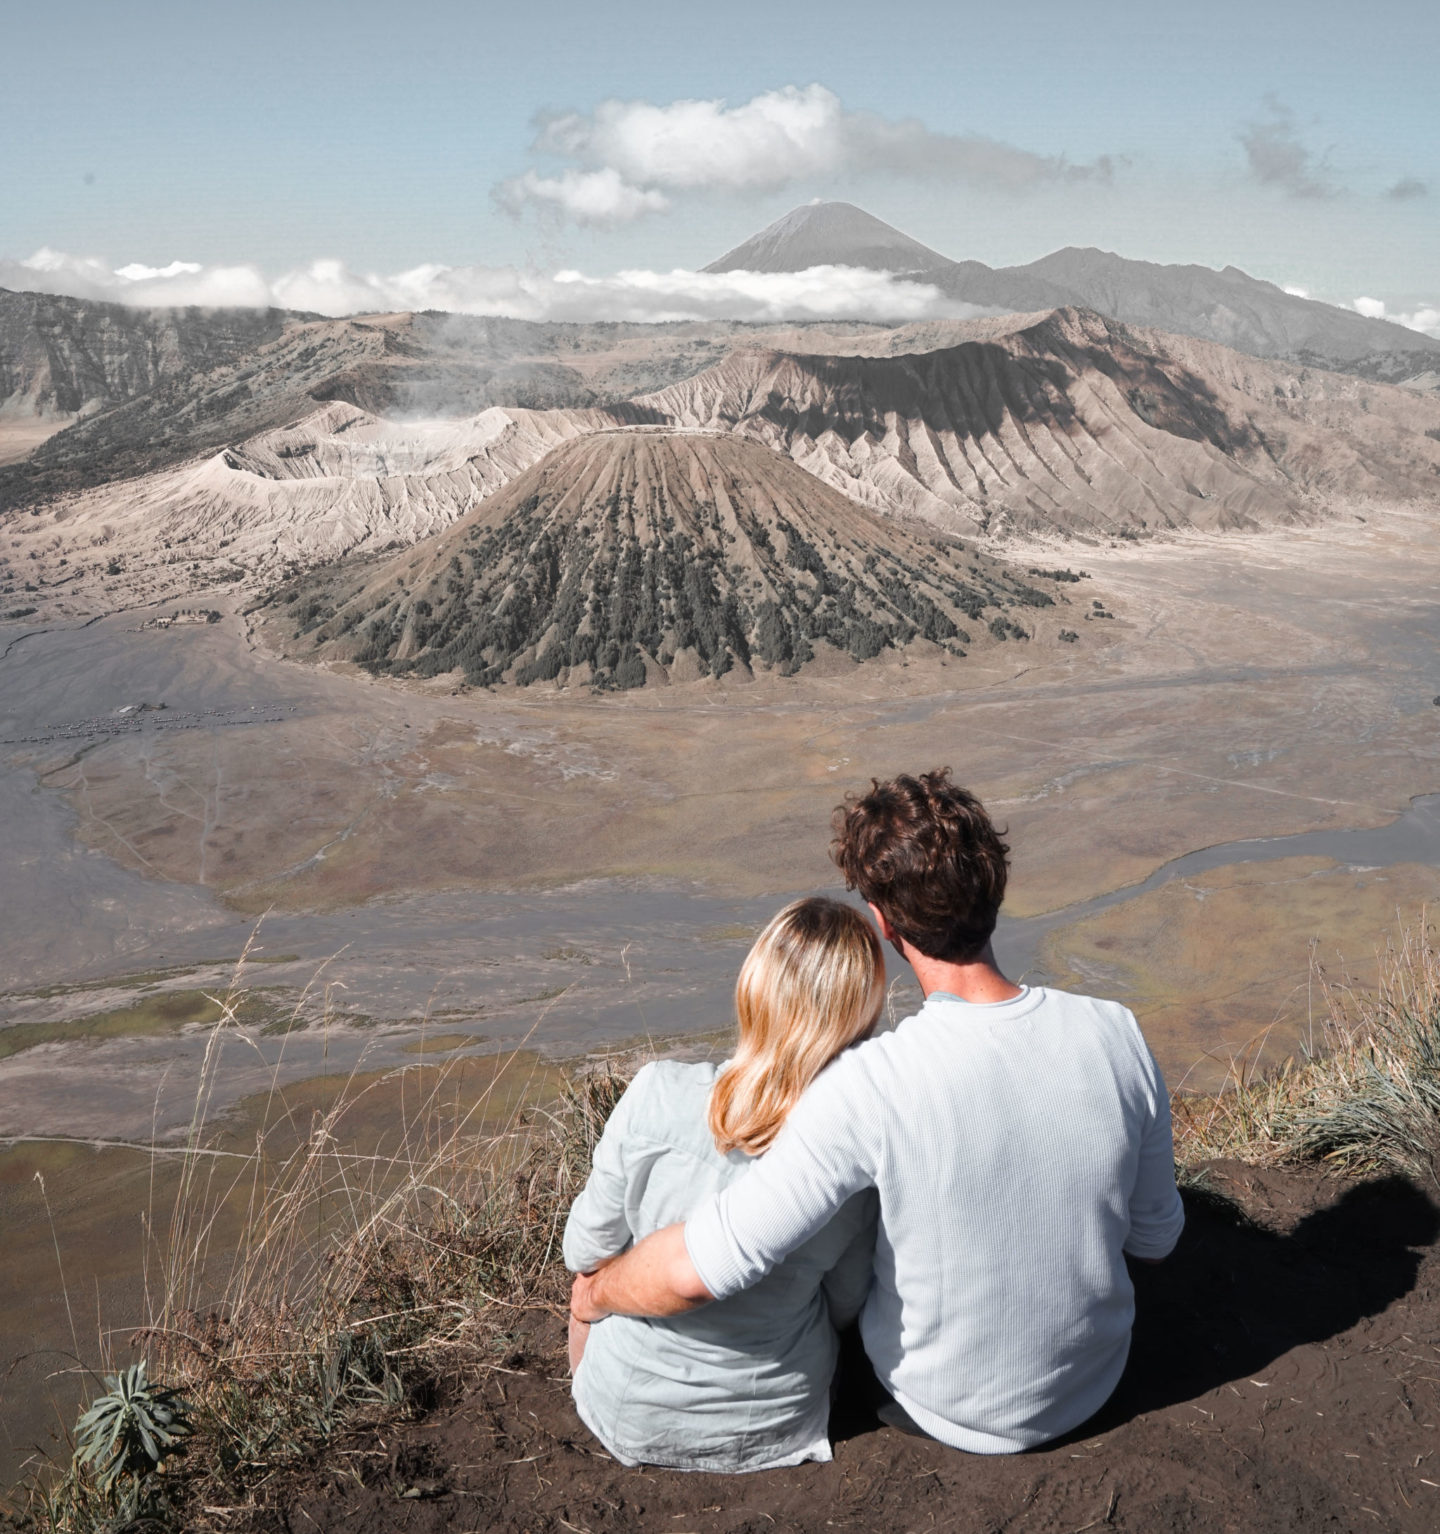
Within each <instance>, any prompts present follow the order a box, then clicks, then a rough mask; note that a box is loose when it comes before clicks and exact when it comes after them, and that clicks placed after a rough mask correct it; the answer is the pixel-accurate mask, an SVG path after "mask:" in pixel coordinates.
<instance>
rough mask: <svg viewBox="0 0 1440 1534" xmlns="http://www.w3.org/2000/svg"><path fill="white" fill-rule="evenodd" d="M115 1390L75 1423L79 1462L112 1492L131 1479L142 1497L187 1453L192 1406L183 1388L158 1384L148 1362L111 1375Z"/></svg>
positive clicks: (107, 1492)
mask: <svg viewBox="0 0 1440 1534" xmlns="http://www.w3.org/2000/svg"><path fill="white" fill-rule="evenodd" d="M105 1383H106V1384H107V1385H108V1386H109V1387H110V1389H109V1391H108V1392H107V1393H106V1394H105V1395H103V1396H100V1397H99V1398H98V1399H96V1400H95V1401H93V1402H91V1404H90V1409H89V1410H88V1411H87V1412H86V1413H85V1414H84V1416H82V1417H81V1418H80V1420H79V1422H77V1423H76V1424H75V1463H76V1466H77V1467H84V1468H85V1469H87V1470H88V1471H89V1472H90V1474H91V1475H92V1476H93V1477H94V1480H95V1484H96V1486H97V1487H98V1488H99V1489H100V1491H101V1492H102V1493H104V1494H105V1495H106V1496H113V1495H114V1494H115V1491H116V1488H117V1486H119V1485H120V1483H121V1481H122V1480H123V1479H125V1478H128V1480H129V1483H130V1484H129V1487H128V1488H126V1489H127V1490H128V1491H129V1492H130V1493H131V1495H132V1496H133V1497H134V1498H135V1499H136V1500H138V1497H139V1493H140V1489H141V1487H142V1486H143V1484H144V1482H145V1481H146V1480H147V1479H148V1478H149V1477H150V1476H151V1475H152V1474H154V1472H155V1471H157V1470H159V1469H160V1468H161V1467H162V1466H163V1465H164V1463H165V1461H166V1460H167V1459H168V1458H170V1456H171V1455H177V1454H183V1453H184V1452H185V1444H184V1440H185V1439H186V1438H188V1437H189V1436H190V1432H191V1428H190V1419H189V1417H188V1415H187V1410H188V1408H187V1407H186V1404H185V1402H184V1401H183V1400H182V1399H181V1398H180V1395H179V1393H178V1392H177V1391H174V1390H167V1389H164V1388H162V1387H161V1386H158V1385H152V1384H151V1383H150V1382H149V1380H147V1379H146V1377H145V1365H144V1363H138V1364H132V1365H131V1366H130V1367H129V1368H128V1369H122V1370H121V1371H120V1373H119V1374H112V1375H107V1376H106V1380H105Z"/></svg>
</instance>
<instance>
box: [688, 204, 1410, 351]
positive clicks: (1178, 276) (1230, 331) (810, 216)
mask: <svg viewBox="0 0 1440 1534" xmlns="http://www.w3.org/2000/svg"><path fill="white" fill-rule="evenodd" d="M852 215H859V219H856V218H854V217H852ZM889 249H893V250H895V251H897V252H902V253H903V257H904V259H903V263H902V265H901V266H899V267H896V266H892V265H890V264H888V263H887V261H886V260H885V253H886V251H887V250H889ZM921 257H923V258H927V259H920V258H921ZM746 260H755V261H757V262H759V263H760V264H759V265H756V266H755V267H753V268H750V269H753V270H758V271H766V272H785V271H800V270H804V269H805V268H806V267H807V266H814V265H822V264H823V265H848V266H863V267H868V268H871V269H872V270H889V271H893V272H895V274H896V275H897V276H899V277H901V278H902V279H903V280H907V281H913V282H923V283H928V284H930V285H932V286H934V287H937V288H939V289H940V291H941V292H942V293H944V294H946V296H947V297H950V298H953V299H956V300H959V301H961V302H963V303H968V304H974V305H976V306H979V307H981V308H987V309H993V310H1002V311H1006V312H1025V311H1030V310H1036V309H1049V308H1064V307H1077V308H1084V309H1093V310H1095V311H1096V312H1097V313H1100V314H1103V315H1105V316H1107V317H1108V318H1112V319H1118V320H1121V321H1123V322H1124V323H1127V324H1137V325H1146V326H1151V327H1154V328H1157V329H1162V330H1169V331H1172V332H1174V333H1178V334H1181V335H1191V336H1194V337H1196V338H1197V339H1200V340H1209V341H1219V342H1221V343H1222V344H1224V345H1227V346H1232V347H1235V348H1236V349H1238V350H1241V351H1247V352H1250V353H1251V354H1252V355H1254V356H1262V357H1276V358H1281V359H1285V360H1292V361H1299V362H1307V363H1310V364H1312V365H1314V366H1329V367H1335V366H1341V367H1346V368H1353V369H1355V370H1357V371H1360V372H1361V373H1362V374H1363V375H1364V376H1368V377H1375V378H1378V379H1380V380H1382V381H1387V382H1388V381H1399V380H1400V379H1402V378H1405V377H1419V376H1421V375H1422V374H1423V373H1424V372H1425V371H1426V370H1427V369H1433V368H1434V366H1435V360H1436V359H1437V358H1440V340H1437V339H1436V338H1434V337H1431V336H1428V335H1426V334H1424V333H1423V332H1421V331H1415V330H1408V329H1407V328H1406V327H1404V326H1402V325H1399V324H1397V323H1395V322H1394V321H1391V320H1383V319H1371V318H1369V317H1368V316H1366V315H1362V314H1356V313H1353V312H1352V311H1350V310H1347V309H1341V308H1338V307H1337V306H1335V305H1333V304H1326V303H1322V302H1321V301H1319V300H1317V299H1311V298H1302V297H1300V296H1298V295H1296V294H1292V293H1287V292H1285V290H1284V289H1283V288H1280V287H1277V286H1276V285H1275V284H1274V283H1271V282H1267V281H1265V280H1264V279H1262V278H1257V277H1251V276H1250V275H1249V274H1248V273H1246V272H1243V271H1241V270H1240V268H1239V267H1236V266H1226V267H1224V268H1223V269H1222V270H1220V271H1218V272H1217V271H1215V270H1214V269H1213V268H1211V267H1206V266H1200V265H1197V264H1193V263H1191V264H1185V265H1164V264H1160V263H1157V262H1151V261H1137V260H1132V259H1130V258H1128V257H1124V256H1119V255H1116V254H1114V253H1113V252H1110V251H1104V250H1100V249H1098V248H1096V247H1093V246H1092V247H1081V246H1066V247H1064V248H1062V249H1061V250H1057V251H1052V252H1051V253H1050V254H1049V255H1048V256H1042V257H1040V259H1039V260H1037V261H1032V262H1030V263H1028V264H1026V265H1023V266H1009V267H989V266H986V265H985V264H984V263H983V262H979V261H974V260H967V261H954V260H952V259H950V258H949V257H947V256H943V255H940V254H939V253H938V252H936V251H932V250H931V249H930V248H929V247H928V246H925V245H922V244H921V243H920V242H919V241H917V240H913V239H911V237H910V236H909V235H906V234H904V233H903V232H902V231H900V230H898V229H895V228H894V227H893V226H892V225H890V224H887V223H885V222H884V221H883V220H881V219H877V218H875V217H874V216H873V215H871V214H868V213H864V212H863V210H861V209H858V208H856V207H854V205H853V204H851V203H814V204H807V205H805V206H803V207H799V208H794V209H792V210H791V211H790V212H789V213H787V214H785V215H784V216H783V217H781V218H780V219H777V220H776V221H775V222H774V223H773V224H770V225H768V226H767V227H766V228H765V229H762V230H761V231H760V232H759V233H758V234H755V235H753V236H751V238H750V239H749V240H747V241H745V242H744V243H742V244H741V245H738V246H736V247H735V248H734V249H733V250H731V251H728V252H727V253H726V254H725V255H724V256H722V257H720V258H719V260H718V261H716V262H712V263H711V265H710V266H708V267H706V268H705V270H706V271H735V270H740V269H743V268H744V262H745V261H746Z"/></svg>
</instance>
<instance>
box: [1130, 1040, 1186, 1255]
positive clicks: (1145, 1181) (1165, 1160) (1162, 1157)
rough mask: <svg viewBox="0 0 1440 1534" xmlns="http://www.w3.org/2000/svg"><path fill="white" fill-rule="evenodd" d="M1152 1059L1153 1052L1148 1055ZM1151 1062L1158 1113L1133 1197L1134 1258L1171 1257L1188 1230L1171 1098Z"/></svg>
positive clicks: (1144, 1141)
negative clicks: (1177, 1166)
mask: <svg viewBox="0 0 1440 1534" xmlns="http://www.w3.org/2000/svg"><path fill="white" fill-rule="evenodd" d="M1146 1053H1147V1055H1149V1051H1148V1050H1147V1051H1146ZM1149 1058H1150V1070H1151V1072H1152V1075H1153V1084H1152V1088H1153V1091H1154V1094H1155V1098H1154V1101H1155V1111H1154V1113H1153V1115H1152V1116H1151V1119H1150V1122H1149V1124H1148V1125H1147V1126H1146V1129H1145V1134H1144V1137H1143V1139H1142V1140H1141V1142H1140V1166H1139V1173H1138V1175H1137V1176H1136V1179H1135V1189H1134V1192H1132V1193H1131V1195H1130V1234H1129V1236H1128V1237H1127V1238H1126V1241H1125V1250H1126V1251H1127V1252H1128V1253H1129V1254H1130V1255H1131V1256H1132V1257H1148V1258H1150V1259H1151V1260H1155V1259H1157V1258H1161V1257H1168V1256H1169V1255H1170V1253H1171V1252H1172V1251H1174V1249H1175V1243H1176V1242H1177V1241H1178V1240H1179V1239H1180V1232H1181V1231H1182V1230H1183V1229H1184V1228H1185V1206H1184V1205H1183V1204H1182V1203H1181V1202H1180V1192H1179V1189H1177V1188H1176V1186H1175V1145H1174V1141H1173V1140H1172V1138H1171V1133H1170V1094H1169V1092H1168V1091H1167V1090H1166V1087H1165V1078H1164V1077H1163V1076H1162V1075H1161V1074H1160V1067H1159V1066H1158V1065H1157V1064H1156V1063H1155V1059H1154V1056H1153V1055H1152V1056H1149Z"/></svg>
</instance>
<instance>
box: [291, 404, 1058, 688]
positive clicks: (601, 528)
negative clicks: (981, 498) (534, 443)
mask: <svg viewBox="0 0 1440 1534" xmlns="http://www.w3.org/2000/svg"><path fill="white" fill-rule="evenodd" d="M1062 584H1063V583H1057V581H1056V580H1054V579H1052V578H1050V577H1047V576H1037V575H1034V574H1031V575H1026V576H1024V577H1021V576H1020V575H1019V574H1018V573H1017V572H1015V571H1014V570H1011V569H1009V568H1007V567H1006V566H1004V565H1002V564H1000V563H999V562H998V561H996V560H994V559H991V558H988V557H985V556H982V555H980V554H978V553H977V552H975V551H974V550H971V549H968V548H965V547H963V546H962V545H960V544H959V543H958V542H956V541H955V540H953V539H944V538H935V537H931V536H928V535H927V534H926V533H925V532H924V531H923V530H912V529H911V528H909V527H907V526H905V525H903V524H900V523H897V522H895V521H892V520H885V521H882V520H881V519H880V518H878V517H876V516H875V515H873V514H872V513H869V512H867V511H865V510H863V509H862V508H861V507H859V506H857V505H855V504H854V502H852V501H850V500H847V499H846V498H845V497H843V496H841V495H838V494H836V493H835V492H834V491H832V490H828V489H826V488H825V487H824V486H823V485H820V484H818V483H817V482H816V481H815V480H814V479H812V478H811V477H810V476H809V475H808V474H806V473H805V472H804V471H803V470H802V469H799V468H797V467H796V466H795V465H794V464H793V463H791V462H790V461H789V460H788V459H785V458H782V457H780V456H779V455H778V454H775V453H773V452H771V451H769V450H768V449H766V448H763V447H760V446H758V445H757V444H755V443H751V442H743V441H738V440H735V439H733V438H726V437H714V436H705V435H696V434H690V433H676V432H667V431H647V430H632V431H607V432H600V433H596V434H592V435H588V436H585V437H583V438H581V439H579V440H577V441H574V442H571V443H568V444H566V445H565V446H562V447H560V448H558V449H557V450H556V451H555V452H553V453H552V454H550V456H548V457H547V458H546V459H545V460H544V461H543V462H542V463H540V464H538V465H536V466H535V467H534V468H532V469H530V470H529V471H527V472H526V473H525V474H523V475H521V476H520V477H519V478H518V479H516V480H515V481H514V482H513V483H512V484H510V485H508V486H507V487H506V488H505V489H504V490H503V491H501V492H500V493H499V494H498V495H495V496H492V497H491V498H490V499H489V500H487V501H485V502H483V503H482V504H481V505H480V506H479V507H478V508H477V509H476V510H475V511H473V512H471V513H470V514H468V515H467V516H466V517H464V518H463V519H462V520H461V521H460V522H459V523H457V524H456V525H455V526H454V527H453V528H451V529H450V530H449V531H448V532H446V533H444V534H442V535H440V536H439V537H436V538H433V539H430V540H428V541H427V542H426V543H424V544H423V545H421V546H420V547H418V548H417V549H415V550H414V551H412V552H411V553H409V554H404V555H401V556H398V557H396V558H393V559H390V560H386V561H383V562H381V563H378V564H372V565H371V566H370V567H368V568H363V569H359V570H355V569H353V568H347V567H344V566H342V567H340V568H339V569H338V570H331V571H322V572H317V573H316V574H315V575H314V576H311V577H306V578H303V579H301V580H300V581H298V582H296V583H293V584H292V585H290V586H289V587H288V588H286V589H285V590H284V591H282V592H280V593H278V594H277V595H276V597H275V598H273V599H272V601H271V603H270V612H271V614H272V615H273V616H272V617H271V618H270V622H271V623H272V624H273V625H274V626H275V628H276V629H277V630H280V631H281V632H283V631H284V630H285V629H286V628H288V629H289V631H290V632H289V635H287V636H286V637H287V638H288V637H290V635H293V637H294V639H295V640H297V641H299V642H300V643H299V653H307V652H308V653H310V654H313V655H315V656H317V657H321V658H330V659H350V660H355V661H357V662H359V663H360V664H361V665H363V666H366V667H368V668H369V669H370V670H372V671H375V672H385V673H388V674H391V675H406V674H411V673H413V674H415V675H418V676H420V677H427V676H435V675H438V674H440V673H444V672H450V671H458V672H460V673H462V674H463V675H464V676H465V678H466V679H467V680H469V681H471V682H472V683H476V684H488V683H492V682H497V681H513V682H518V683H520V684H522V685H524V684H528V683H531V682H536V681H551V680H555V681H559V682H560V683H562V684H564V683H572V684H573V683H589V684H591V685H594V686H598V687H613V688H629V687H637V686H642V685H644V684H645V683H646V682H656V681H669V680H677V681H688V680H696V679H698V678H700V677H703V676H707V675H709V676H723V675H725V674H726V673H728V672H731V671H737V672H739V673H742V674H746V673H749V672H750V671H751V670H752V668H760V667H763V668H765V669H771V668H773V669H776V670H778V671H780V672H781V673H783V674H789V673H791V672H793V671H796V670H798V669H799V668H800V667H802V666H804V665H806V664H808V663H810V662H812V661H815V660H817V659H820V658H822V657H825V656H842V655H843V656H849V657H850V659H851V660H854V661H861V660H868V659H871V658H873V657H874V656H876V655H878V654H879V653H880V652H881V651H882V650H885V649H891V648H903V647H905V646H909V645H914V644H920V645H921V646H922V647H923V648H926V649H927V650H928V651H929V652H930V653H948V654H950V655H953V656H957V657H961V656H963V655H964V654H965V653H966V651H967V649H968V648H969V647H971V646H972V645H975V644H982V645H983V644H991V643H999V642H1002V641H1005V640H1008V639H1028V638H1030V637H1031V636H1032V635H1033V634H1034V632H1035V630H1036V623H1035V614H1036V613H1037V612H1038V611H1040V610H1042V609H1047V608H1054V607H1055V606H1056V605H1057V599H1056V595H1055V593H1056V592H1057V591H1058V590H1059V589H1060V586H1061V585H1062ZM1062 600H1063V599H1062ZM1047 628H1052V629H1053V628H1058V624H1049V623H1048V620H1047Z"/></svg>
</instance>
